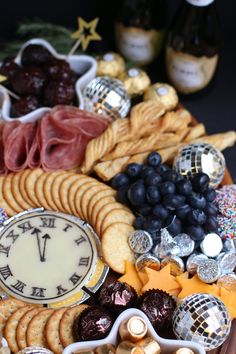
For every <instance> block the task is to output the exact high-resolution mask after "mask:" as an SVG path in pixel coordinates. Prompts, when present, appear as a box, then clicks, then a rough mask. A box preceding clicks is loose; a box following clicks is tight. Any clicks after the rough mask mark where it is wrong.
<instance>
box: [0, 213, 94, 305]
mask: <svg viewBox="0 0 236 354" xmlns="http://www.w3.org/2000/svg"><path fill="white" fill-rule="evenodd" d="M97 261H98V253H97V244H96V240H95V235H94V233H93V232H92V230H91V229H90V228H89V227H88V225H87V224H86V223H85V222H83V221H82V220H80V219H78V218H74V217H72V216H70V215H66V214H62V213H58V212H53V211H37V212H35V211H34V212H30V213H26V214H25V215H21V216H18V217H16V218H12V219H11V221H10V222H9V223H7V225H6V226H5V227H4V228H3V229H2V230H1V232H0V287H2V288H4V289H5V290H6V291H7V292H8V293H9V294H10V295H12V296H14V297H16V298H19V299H21V300H23V301H26V302H31V303H53V302H57V301H61V300H63V299H65V298H67V297H68V296H71V295H73V294H75V293H76V292H78V291H79V290H80V289H81V288H82V287H83V286H84V285H85V284H86V283H87V282H88V280H89V278H90V277H91V275H92V273H93V271H94V269H95V266H96V264H97Z"/></svg>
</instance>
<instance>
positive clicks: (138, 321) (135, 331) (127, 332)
mask: <svg viewBox="0 0 236 354" xmlns="http://www.w3.org/2000/svg"><path fill="white" fill-rule="evenodd" d="M146 333H147V324H146V323H145V321H144V320H143V319H142V318H141V317H139V316H133V317H131V318H130V319H129V320H128V321H124V322H123V323H121V325H120V327H119V334H120V337H121V340H130V341H132V342H136V341H138V340H140V339H142V338H143V337H144V336H145V335H146Z"/></svg>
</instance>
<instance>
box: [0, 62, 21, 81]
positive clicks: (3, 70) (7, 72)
mask: <svg viewBox="0 0 236 354" xmlns="http://www.w3.org/2000/svg"><path fill="white" fill-rule="evenodd" d="M19 70H20V66H19V65H18V64H17V63H16V62H15V61H14V59H13V58H6V59H5V60H4V61H3V63H2V65H1V67H0V74H1V75H4V76H6V77H7V78H8V79H11V78H12V77H14V76H15V75H16V74H17V73H18V72H19Z"/></svg>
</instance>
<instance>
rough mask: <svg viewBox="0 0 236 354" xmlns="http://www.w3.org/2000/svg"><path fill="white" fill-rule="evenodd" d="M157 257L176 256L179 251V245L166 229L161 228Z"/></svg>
mask: <svg viewBox="0 0 236 354" xmlns="http://www.w3.org/2000/svg"><path fill="white" fill-rule="evenodd" d="M158 252H159V257H160V258H165V257H169V256H176V255H178V254H179V253H180V247H179V246H178V244H177V243H176V242H175V241H174V239H173V237H172V236H171V235H170V233H169V232H168V230H167V229H165V228H164V229H161V242H160V244H159V251H158Z"/></svg>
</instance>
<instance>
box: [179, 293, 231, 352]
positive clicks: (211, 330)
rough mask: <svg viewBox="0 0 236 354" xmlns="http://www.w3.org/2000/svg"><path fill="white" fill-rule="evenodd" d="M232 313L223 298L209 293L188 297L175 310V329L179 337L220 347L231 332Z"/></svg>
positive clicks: (207, 346) (207, 348)
mask: <svg viewBox="0 0 236 354" xmlns="http://www.w3.org/2000/svg"><path fill="white" fill-rule="evenodd" d="M230 327H231V320H230V315H229V313H228V311H227V309H226V307H225V305H224V304H223V302H222V301H221V300H219V299H218V298H216V297H215V296H213V295H209V294H193V295H191V296H188V297H186V298H185V299H184V300H183V302H181V303H180V304H179V305H178V306H177V308H176V309H175V311H174V314H173V330H174V333H175V335H176V337H177V338H178V339H183V340H190V341H194V342H198V343H199V344H201V345H202V346H203V347H204V348H205V350H206V351H208V350H212V349H215V348H218V347H219V346H220V345H221V344H223V343H224V341H225V340H226V339H227V337H228V335H229V333H230Z"/></svg>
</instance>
